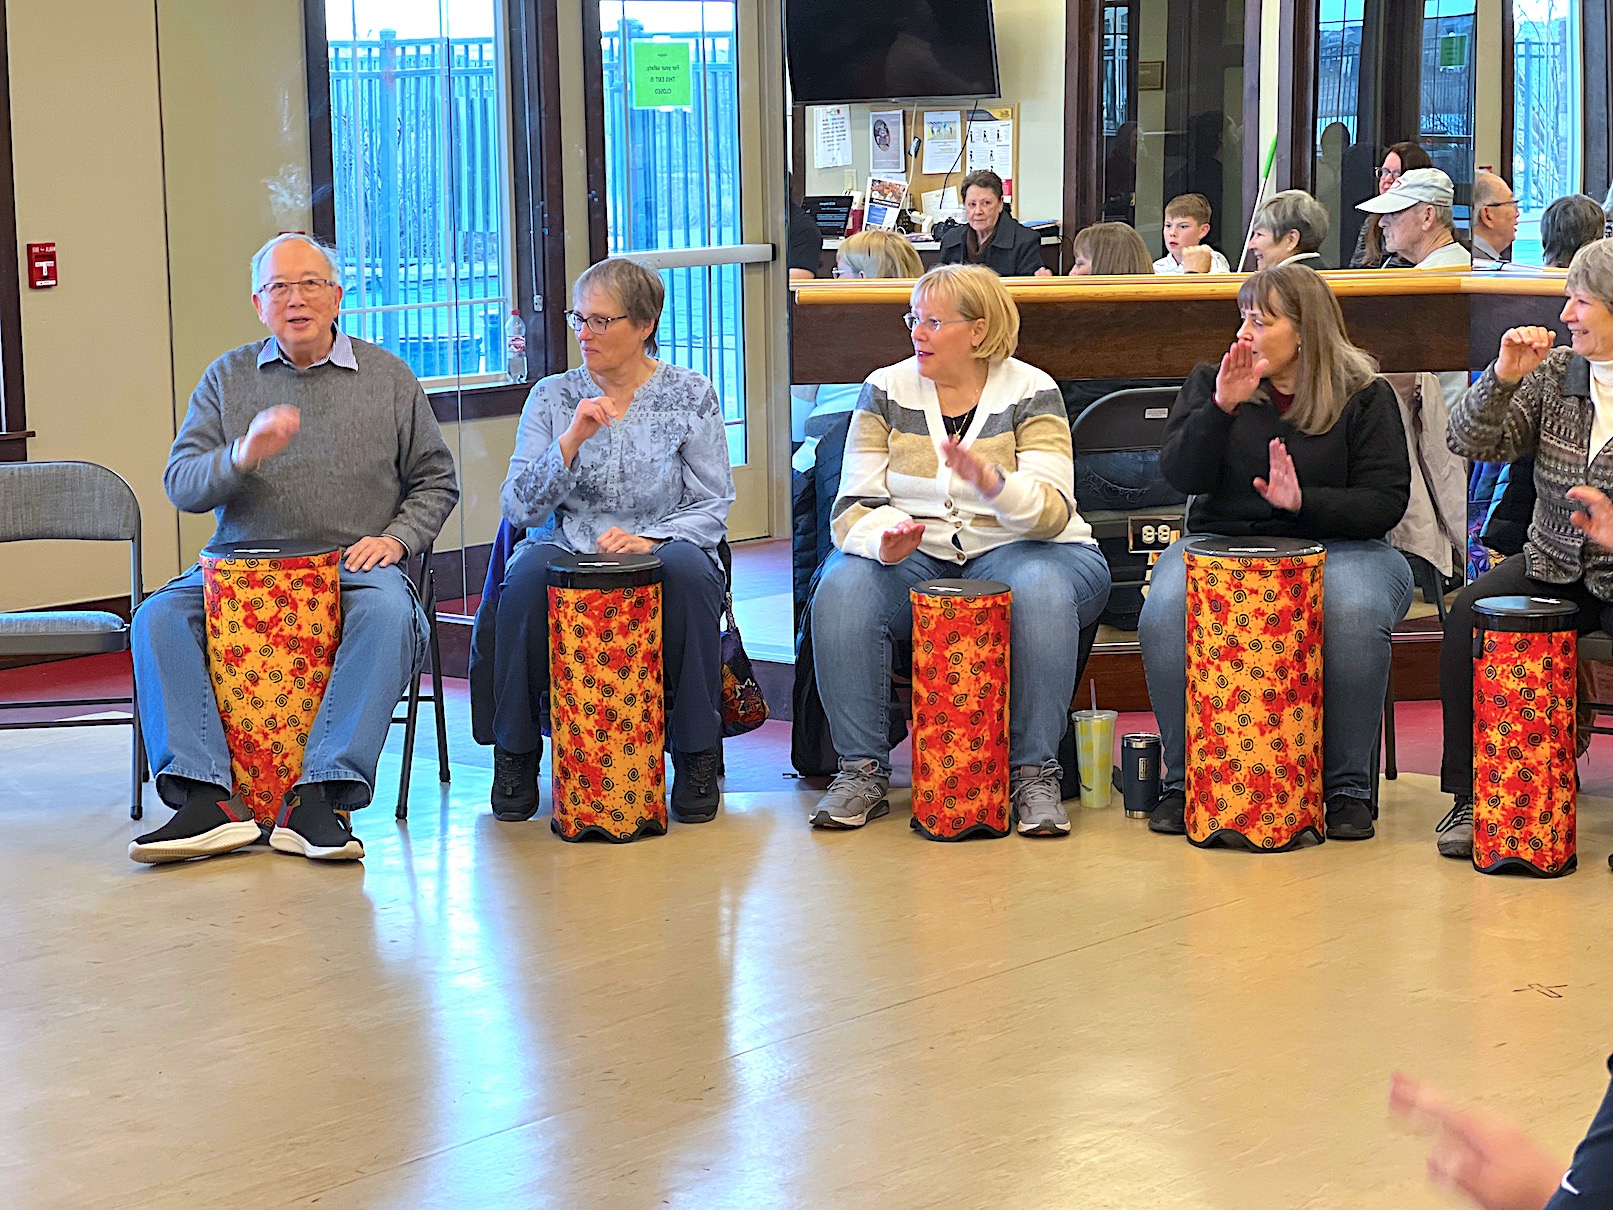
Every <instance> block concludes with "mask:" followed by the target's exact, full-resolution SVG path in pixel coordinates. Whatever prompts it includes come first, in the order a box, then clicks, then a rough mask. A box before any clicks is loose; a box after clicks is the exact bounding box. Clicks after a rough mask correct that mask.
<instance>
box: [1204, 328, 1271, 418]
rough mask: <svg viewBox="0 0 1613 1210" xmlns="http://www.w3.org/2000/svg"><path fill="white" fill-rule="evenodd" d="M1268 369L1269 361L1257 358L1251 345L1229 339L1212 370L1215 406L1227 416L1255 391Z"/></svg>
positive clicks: (1269, 366)
mask: <svg viewBox="0 0 1613 1210" xmlns="http://www.w3.org/2000/svg"><path fill="white" fill-rule="evenodd" d="M1269 369H1271V362H1269V361H1267V360H1266V359H1265V358H1264V357H1259V358H1257V357H1256V356H1255V349H1254V346H1253V345H1249V344H1245V343H1244V342H1243V341H1241V340H1235V341H1233V342H1232V347H1231V348H1230V349H1228V350H1227V351H1226V356H1224V357H1222V358H1221V368H1220V369H1219V370H1217V371H1216V373H1215V406H1216V407H1218V408H1220V409H1221V410H1222V411H1223V412H1225V413H1227V415H1229V416H1230V415H1231V414H1232V413H1234V412H1236V411H1237V410H1238V405H1239V404H1241V403H1243V401H1244V400H1246V399H1248V398H1249V397H1250V396H1251V395H1253V394H1254V393H1255V391H1256V389H1257V388H1258V387H1259V386H1260V380H1261V379H1262V378H1264V377H1265V376H1266V371H1267V370H1269Z"/></svg>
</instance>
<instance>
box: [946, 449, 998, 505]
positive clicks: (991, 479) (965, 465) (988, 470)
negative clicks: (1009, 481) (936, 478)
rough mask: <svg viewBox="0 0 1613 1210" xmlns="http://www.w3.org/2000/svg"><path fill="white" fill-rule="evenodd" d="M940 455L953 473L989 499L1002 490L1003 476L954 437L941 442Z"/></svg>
mask: <svg viewBox="0 0 1613 1210" xmlns="http://www.w3.org/2000/svg"><path fill="white" fill-rule="evenodd" d="M941 457H942V459H943V460H945V462H946V464H947V467H948V469H950V470H951V471H952V473H953V474H954V475H956V476H957V477H958V478H960V479H962V480H963V481H964V482H965V483H968V484H970V485H971V486H973V487H974V489H975V490H976V491H978V492H979V493H980V494H981V495H982V496H984V497H986V499H988V500H990V499H992V498H993V497H995V496H996V495H997V494H998V493H999V492H1001V491H1002V490H1003V477H1002V475H1000V474H999V473H998V471H997V468H996V467H994V466H992V465H991V464H990V463H989V462H982V461H981V460H980V459H979V458H977V457H975V454H974V451H973V450H971V449H969V448H968V447H967V446H965V445H964V444H963V442H962V441H959V440H958V439H957V438H956V437H948V438H947V439H946V440H945V441H943V442H941Z"/></svg>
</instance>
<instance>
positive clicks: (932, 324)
mask: <svg viewBox="0 0 1613 1210" xmlns="http://www.w3.org/2000/svg"><path fill="white" fill-rule="evenodd" d="M902 322H903V323H904V324H906V325H907V330H908V331H909V332H914V331H917V330H918V329H919V328H923V329H924V330H925V331H926V332H928V333H929V334H930V335H931V336H934V335H935V334H936V333H937V332H939V331H940V330H941V329H942V328H944V327H946V326H947V325H948V324H968V323H973V322H974V320H972V319H935V318H933V317H932V318H927V319H920V318H919V317H918V316H917V315H914V314H913V312H911V311H909V312H908V313H907V314H906V315H904V316H902Z"/></svg>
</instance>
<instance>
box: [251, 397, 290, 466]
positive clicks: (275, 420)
mask: <svg viewBox="0 0 1613 1210" xmlns="http://www.w3.org/2000/svg"><path fill="white" fill-rule="evenodd" d="M301 427H302V413H301V412H299V411H298V410H297V409H296V408H294V407H292V406H291V405H290V404H289V403H282V404H279V405H277V406H275V407H272V408H264V409H263V411H261V412H259V413H258V414H257V415H256V416H254V417H252V424H251V426H250V427H248V429H247V430H246V436H245V437H243V438H241V444H240V445H239V446H237V447H236V450H235V465H236V466H238V467H240V468H241V469H242V470H244V471H249V470H251V469H252V468H253V467H255V466H257V465H258V464H259V463H260V462H262V461H263V460H264V459H265V458H273V457H274V456H275V455H276V454H278V453H279V452H280V451H281V450H283V449H285V448H286V446H288V445H290V444H291V439H292V438H293V437H295V436H296V435H297V430H298V429H300V428H301Z"/></svg>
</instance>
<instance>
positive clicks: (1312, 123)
mask: <svg viewBox="0 0 1613 1210" xmlns="http://www.w3.org/2000/svg"><path fill="white" fill-rule="evenodd" d="M1278 48H1279V50H1278V59H1277V164H1276V169H1275V171H1274V173H1273V177H1274V180H1273V191H1274V192H1275V191H1276V190H1279V189H1303V190H1305V191H1306V192H1310V191H1311V190H1312V189H1313V188H1314V181H1313V179H1312V178H1313V177H1314V176H1315V175H1316V4H1315V0H1287V2H1286V3H1284V4H1283V6H1282V16H1281V20H1280V21H1279V23H1278ZM1256 129H1258V127H1256Z"/></svg>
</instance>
